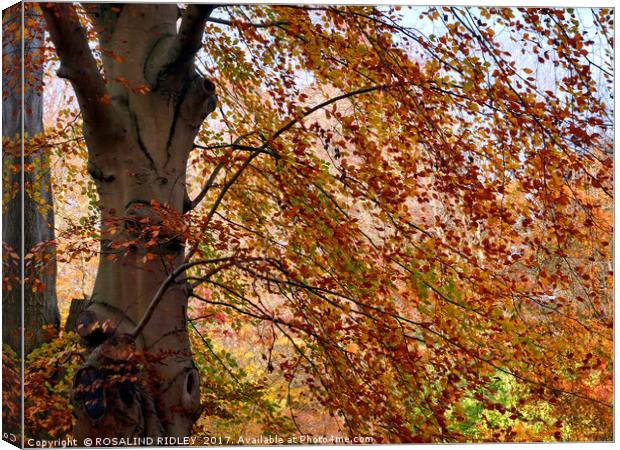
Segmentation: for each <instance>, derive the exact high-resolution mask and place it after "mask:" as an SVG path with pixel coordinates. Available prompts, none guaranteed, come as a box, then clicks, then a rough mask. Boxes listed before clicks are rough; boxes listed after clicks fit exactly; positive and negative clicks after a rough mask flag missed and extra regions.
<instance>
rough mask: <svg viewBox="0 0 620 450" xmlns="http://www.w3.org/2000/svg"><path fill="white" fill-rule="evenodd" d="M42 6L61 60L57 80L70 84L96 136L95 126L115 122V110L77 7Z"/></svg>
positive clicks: (68, 5) (59, 4) (86, 120)
mask: <svg viewBox="0 0 620 450" xmlns="http://www.w3.org/2000/svg"><path fill="white" fill-rule="evenodd" d="M39 5H40V8H41V11H42V13H43V17H44V18H45V22H46V23H47V29H48V31H49V33H50V37H51V39H52V42H53V43H54V46H55V47H56V52H57V54H58V58H59V59H60V69H58V76H59V77H61V78H66V79H67V80H69V81H70V82H71V84H72V85H73V89H74V90H75V93H76V96H77V99H78V102H79V104H80V109H81V111H82V112H83V114H84V121H85V123H86V124H87V125H89V129H90V130H92V131H93V132H97V128H99V127H97V126H95V124H101V123H105V122H106V121H110V119H112V118H113V114H112V107H111V105H109V96H108V89H107V87H106V84H105V81H104V80H103V77H102V76H101V74H100V73H99V69H98V68H97V63H96V61H95V58H94V56H93V54H92V52H91V50H90V46H89V45H88V39H87V37H86V32H85V30H84V28H83V27H82V25H81V23H80V19H79V17H78V15H77V13H76V11H75V7H74V6H73V5H72V4H70V3H40V4H39ZM105 128H107V129H109V128H111V127H109V126H107V127H105Z"/></svg>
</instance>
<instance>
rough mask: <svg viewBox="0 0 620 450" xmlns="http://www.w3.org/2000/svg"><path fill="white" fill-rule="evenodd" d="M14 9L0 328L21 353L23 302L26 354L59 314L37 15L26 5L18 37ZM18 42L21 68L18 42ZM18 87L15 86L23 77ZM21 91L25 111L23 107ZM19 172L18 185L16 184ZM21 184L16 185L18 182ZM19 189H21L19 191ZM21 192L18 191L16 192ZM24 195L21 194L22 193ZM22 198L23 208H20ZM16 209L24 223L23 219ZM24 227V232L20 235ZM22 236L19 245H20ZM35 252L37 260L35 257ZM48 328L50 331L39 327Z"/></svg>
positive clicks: (8, 46)
mask: <svg viewBox="0 0 620 450" xmlns="http://www.w3.org/2000/svg"><path fill="white" fill-rule="evenodd" d="M20 16H21V6H20V5H16V6H15V7H12V8H8V9H7V10H5V11H4V12H3V27H4V30H5V31H4V32H5V36H6V38H5V39H4V40H3V47H2V59H3V61H4V63H3V66H4V67H5V69H4V73H3V78H2V80H3V89H2V91H3V97H2V109H3V115H2V130H3V145H2V148H3V152H4V158H3V160H4V163H3V164H4V168H3V170H4V173H5V174H6V175H5V177H4V183H5V188H4V193H5V194H4V195H5V198H4V202H3V211H2V221H3V226H2V230H3V235H2V242H3V249H4V250H3V255H4V258H3V263H4V264H5V279H4V282H3V293H2V295H3V298H4V300H3V302H2V305H3V317H4V323H5V325H6V326H4V327H3V339H4V342H5V343H7V344H8V345H10V346H11V347H12V348H13V350H14V351H16V352H17V353H20V352H21V332H22V331H21V326H20V325H19V324H21V321H22V300H23V305H24V306H23V307H24V310H23V311H24V316H25V322H24V325H25V327H26V333H25V342H24V346H25V351H26V354H28V353H30V352H31V351H32V350H33V349H34V348H36V347H38V346H39V345H41V344H42V343H43V342H46V341H47V340H49V338H50V336H51V335H50V331H52V333H53V329H56V330H57V329H58V326H59V323H60V318H59V314H58V304H57V300H56V259H55V251H54V239H55V235H54V210H53V198H52V189H51V178H50V177H51V175H50V168H49V153H48V152H46V151H44V149H43V148H42V147H41V133H42V132H43V99H42V95H41V91H42V80H43V63H44V60H43V54H42V52H41V48H42V46H43V32H44V29H43V19H42V17H41V15H40V13H39V12H38V11H37V10H36V9H35V8H33V7H32V5H29V7H28V8H27V9H26V10H25V13H24V24H23V25H24V27H25V28H27V29H28V34H27V35H26V36H24V37H23V38H22V35H21V33H22V22H21V17H20ZM22 39H23V42H24V54H23V63H24V67H25V72H22V64H21V63H20V61H21V42H22ZM24 73H27V74H28V76H27V77H26V78H24V80H25V89H24V90H22V88H21V80H22V78H23V74H24ZM22 93H23V101H24V104H25V105H27V107H26V110H25V111H22V107H21V105H22V103H21V102H22ZM22 114H23V121H24V128H23V132H24V135H25V137H26V138H25V139H24V155H23V157H24V161H23V166H22V161H21V157H22V148H21V147H22V146H21V144H22V138H21V133H22V128H21V126H22ZM22 175H23V182H22ZM22 183H23V184H22ZM22 189H23V190H22ZM22 193H23V194H22ZM22 196H23V198H22ZM22 200H23V209H22ZM22 214H23V221H22ZM22 226H23V236H22ZM22 239H23V243H22ZM22 244H23V246H24V252H25V255H30V256H28V257H27V258H26V261H25V265H26V267H25V269H26V272H25V274H26V279H25V287H24V298H23V299H22V298H21V272H20V271H21V261H22V260H21V257H20V255H21V252H22ZM35 255H36V258H35V257H34V256H35ZM46 327H50V328H51V330H50V329H48V328H46Z"/></svg>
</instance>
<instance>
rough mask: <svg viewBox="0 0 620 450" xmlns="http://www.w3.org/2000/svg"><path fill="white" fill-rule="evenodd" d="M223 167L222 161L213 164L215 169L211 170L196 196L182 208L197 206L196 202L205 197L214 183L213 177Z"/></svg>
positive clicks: (189, 209) (185, 209)
mask: <svg viewBox="0 0 620 450" xmlns="http://www.w3.org/2000/svg"><path fill="white" fill-rule="evenodd" d="M223 168H224V164H222V163H218V165H217V166H215V169H213V172H211V175H210V176H209V178H208V179H207V182H206V183H205V185H204V186H203V187H202V189H201V191H200V193H199V194H198V195H197V196H196V198H194V199H193V200H191V201H190V202H189V205H187V207H186V208H184V211H185V212H188V211H191V210H193V209H194V208H196V206H198V204H199V203H200V202H201V201H202V199H203V198H205V196H206V195H207V193H208V192H209V190H210V189H211V188H212V187H213V184H214V183H215V179H216V178H217V175H218V174H219V173H220V170H222V169H223Z"/></svg>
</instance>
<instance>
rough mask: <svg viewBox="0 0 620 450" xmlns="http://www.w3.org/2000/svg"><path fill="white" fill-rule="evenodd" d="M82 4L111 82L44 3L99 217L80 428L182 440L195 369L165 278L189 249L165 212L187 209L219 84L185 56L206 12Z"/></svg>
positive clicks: (71, 27) (68, 18)
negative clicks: (191, 165)
mask: <svg viewBox="0 0 620 450" xmlns="http://www.w3.org/2000/svg"><path fill="white" fill-rule="evenodd" d="M85 7H86V8H87V13H88V14H89V15H90V17H91V19H92V20H93V23H94V24H95V27H96V30H97V33H98V39H99V43H100V45H101V48H102V54H103V57H102V59H103V69H104V75H105V80H107V83H106V82H104V81H103V78H102V77H101V76H100V74H99V72H98V70H97V68H96V65H95V62H94V59H93V58H92V55H91V54H90V50H89V47H88V43H87V41H86V38H85V34H84V32H83V30H82V29H81V27H80V26H79V22H78V19H77V16H76V15H75V11H74V10H73V7H72V6H71V5H68V4H56V5H51V4H49V5H45V6H42V9H43V11H44V14H45V17H46V21H47V23H48V28H49V30H50V35H51V37H52V40H53V41H54V44H55V46H56V49H57V52H58V54H59V57H60V60H61V68H60V70H59V76H63V77H65V78H67V79H69V80H70V81H71V82H72V85H73V87H74V89H75V91H76V95H77V98H78V101H79V103H80V107H81V111H82V113H83V118H84V125H83V127H84V136H85V139H86V142H87V145H88V150H89V162H88V170H89V173H90V174H91V176H92V177H93V179H94V180H95V183H96V186H97V192H98V194H99V211H100V214H101V228H102V233H101V258H100V262H99V268H98V272H97V277H96V281H95V287H94V290H93V293H92V297H91V299H90V302H89V305H88V306H87V307H86V309H85V310H84V311H83V312H82V313H81V314H80V316H79V318H78V320H77V328H78V333H79V334H80V335H81V336H82V337H83V338H84V340H85V342H86V344H87V345H88V347H89V349H90V354H89V356H88V358H87V360H86V363H85V364H84V365H83V366H82V368H81V369H80V370H79V371H78V373H77V375H76V380H75V385H74V391H73V402H74V405H75V412H76V416H77V424H76V428H75V436H76V438H77V439H78V440H79V441H80V442H82V441H83V439H84V438H86V437H90V438H93V437H113V436H114V437H138V436H143V437H144V436H151V437H155V436H175V437H183V436H188V435H189V434H190V433H191V428H192V425H193V423H194V422H195V420H196V419H197V417H198V415H199V413H200V395H199V378H198V371H197V370H196V367H195V365H194V363H193V360H192V355H191V351H190V345H189V338H188V333H187V323H186V322H187V298H188V291H187V288H186V286H184V285H183V284H178V283H169V282H167V280H168V277H169V275H170V273H171V272H172V270H173V269H174V268H176V267H178V266H180V265H181V264H183V262H184V259H185V245H184V242H183V239H182V238H181V237H180V232H181V231H182V230H181V228H182V225H178V222H175V223H176V225H171V220H170V219H171V218H179V217H181V214H182V213H183V210H184V205H185V204H186V202H187V200H186V199H187V193H186V187H185V179H186V168H187V160H188V156H189V153H190V151H191V149H192V146H193V142H194V139H195V137H196V135H197V133H198V130H199V127H200V125H201V123H202V122H203V120H204V118H205V117H206V115H207V114H208V113H210V112H211V111H213V109H214V108H215V95H214V86H213V84H212V83H211V82H210V81H208V80H206V79H204V78H202V77H201V76H199V75H198V74H197V73H196V72H195V69H194V64H193V59H194V54H195V52H196V51H197V50H198V47H199V46H200V38H201V36H202V33H203V30H204V21H205V20H206V17H207V15H208V14H209V13H210V11H211V9H212V8H211V7H204V6H203V7H200V6H197V5H196V6H195V7H190V8H189V9H188V10H187V11H186V12H185V15H184V18H183V22H182V24H181V27H180V29H179V31H178V32H177V26H176V24H177V18H178V9H177V6H176V5H166V4H160V5H143V4H131V5H130V4H128V5H120V6H119V5H112V4H99V5H94V4H87V5H86V6H85ZM57 12H60V14H56V13H57ZM196 39H197V42H196ZM179 227H180V228H179ZM155 229H157V231H158V233H153V231H154V230H155ZM155 235H157V236H155ZM162 286H164V287H165V289H163V290H162V291H161V294H162V295H161V296H160V302H158V304H157V305H156V307H150V306H149V305H150V304H151V302H152V300H153V299H154V298H156V297H158V291H160V288H162ZM145 317H147V320H144V322H143V325H144V326H143V327H142V326H141V327H138V324H139V323H140V322H141V321H142V320H143V319H145ZM119 374H122V375H123V376H121V377H119Z"/></svg>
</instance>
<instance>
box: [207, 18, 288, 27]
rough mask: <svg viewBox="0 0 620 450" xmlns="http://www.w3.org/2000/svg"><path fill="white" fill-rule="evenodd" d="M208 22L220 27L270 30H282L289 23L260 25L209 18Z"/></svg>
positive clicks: (264, 23) (262, 23) (263, 23)
mask: <svg viewBox="0 0 620 450" xmlns="http://www.w3.org/2000/svg"><path fill="white" fill-rule="evenodd" d="M207 22H212V23H218V24H220V25H227V26H237V25H240V26H242V27H243V26H247V27H254V28H268V27H278V28H281V27H283V26H286V25H288V22H277V21H276V22H259V23H254V22H243V21H239V20H235V19H233V20H226V19H219V18H217V17H209V18H207Z"/></svg>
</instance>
